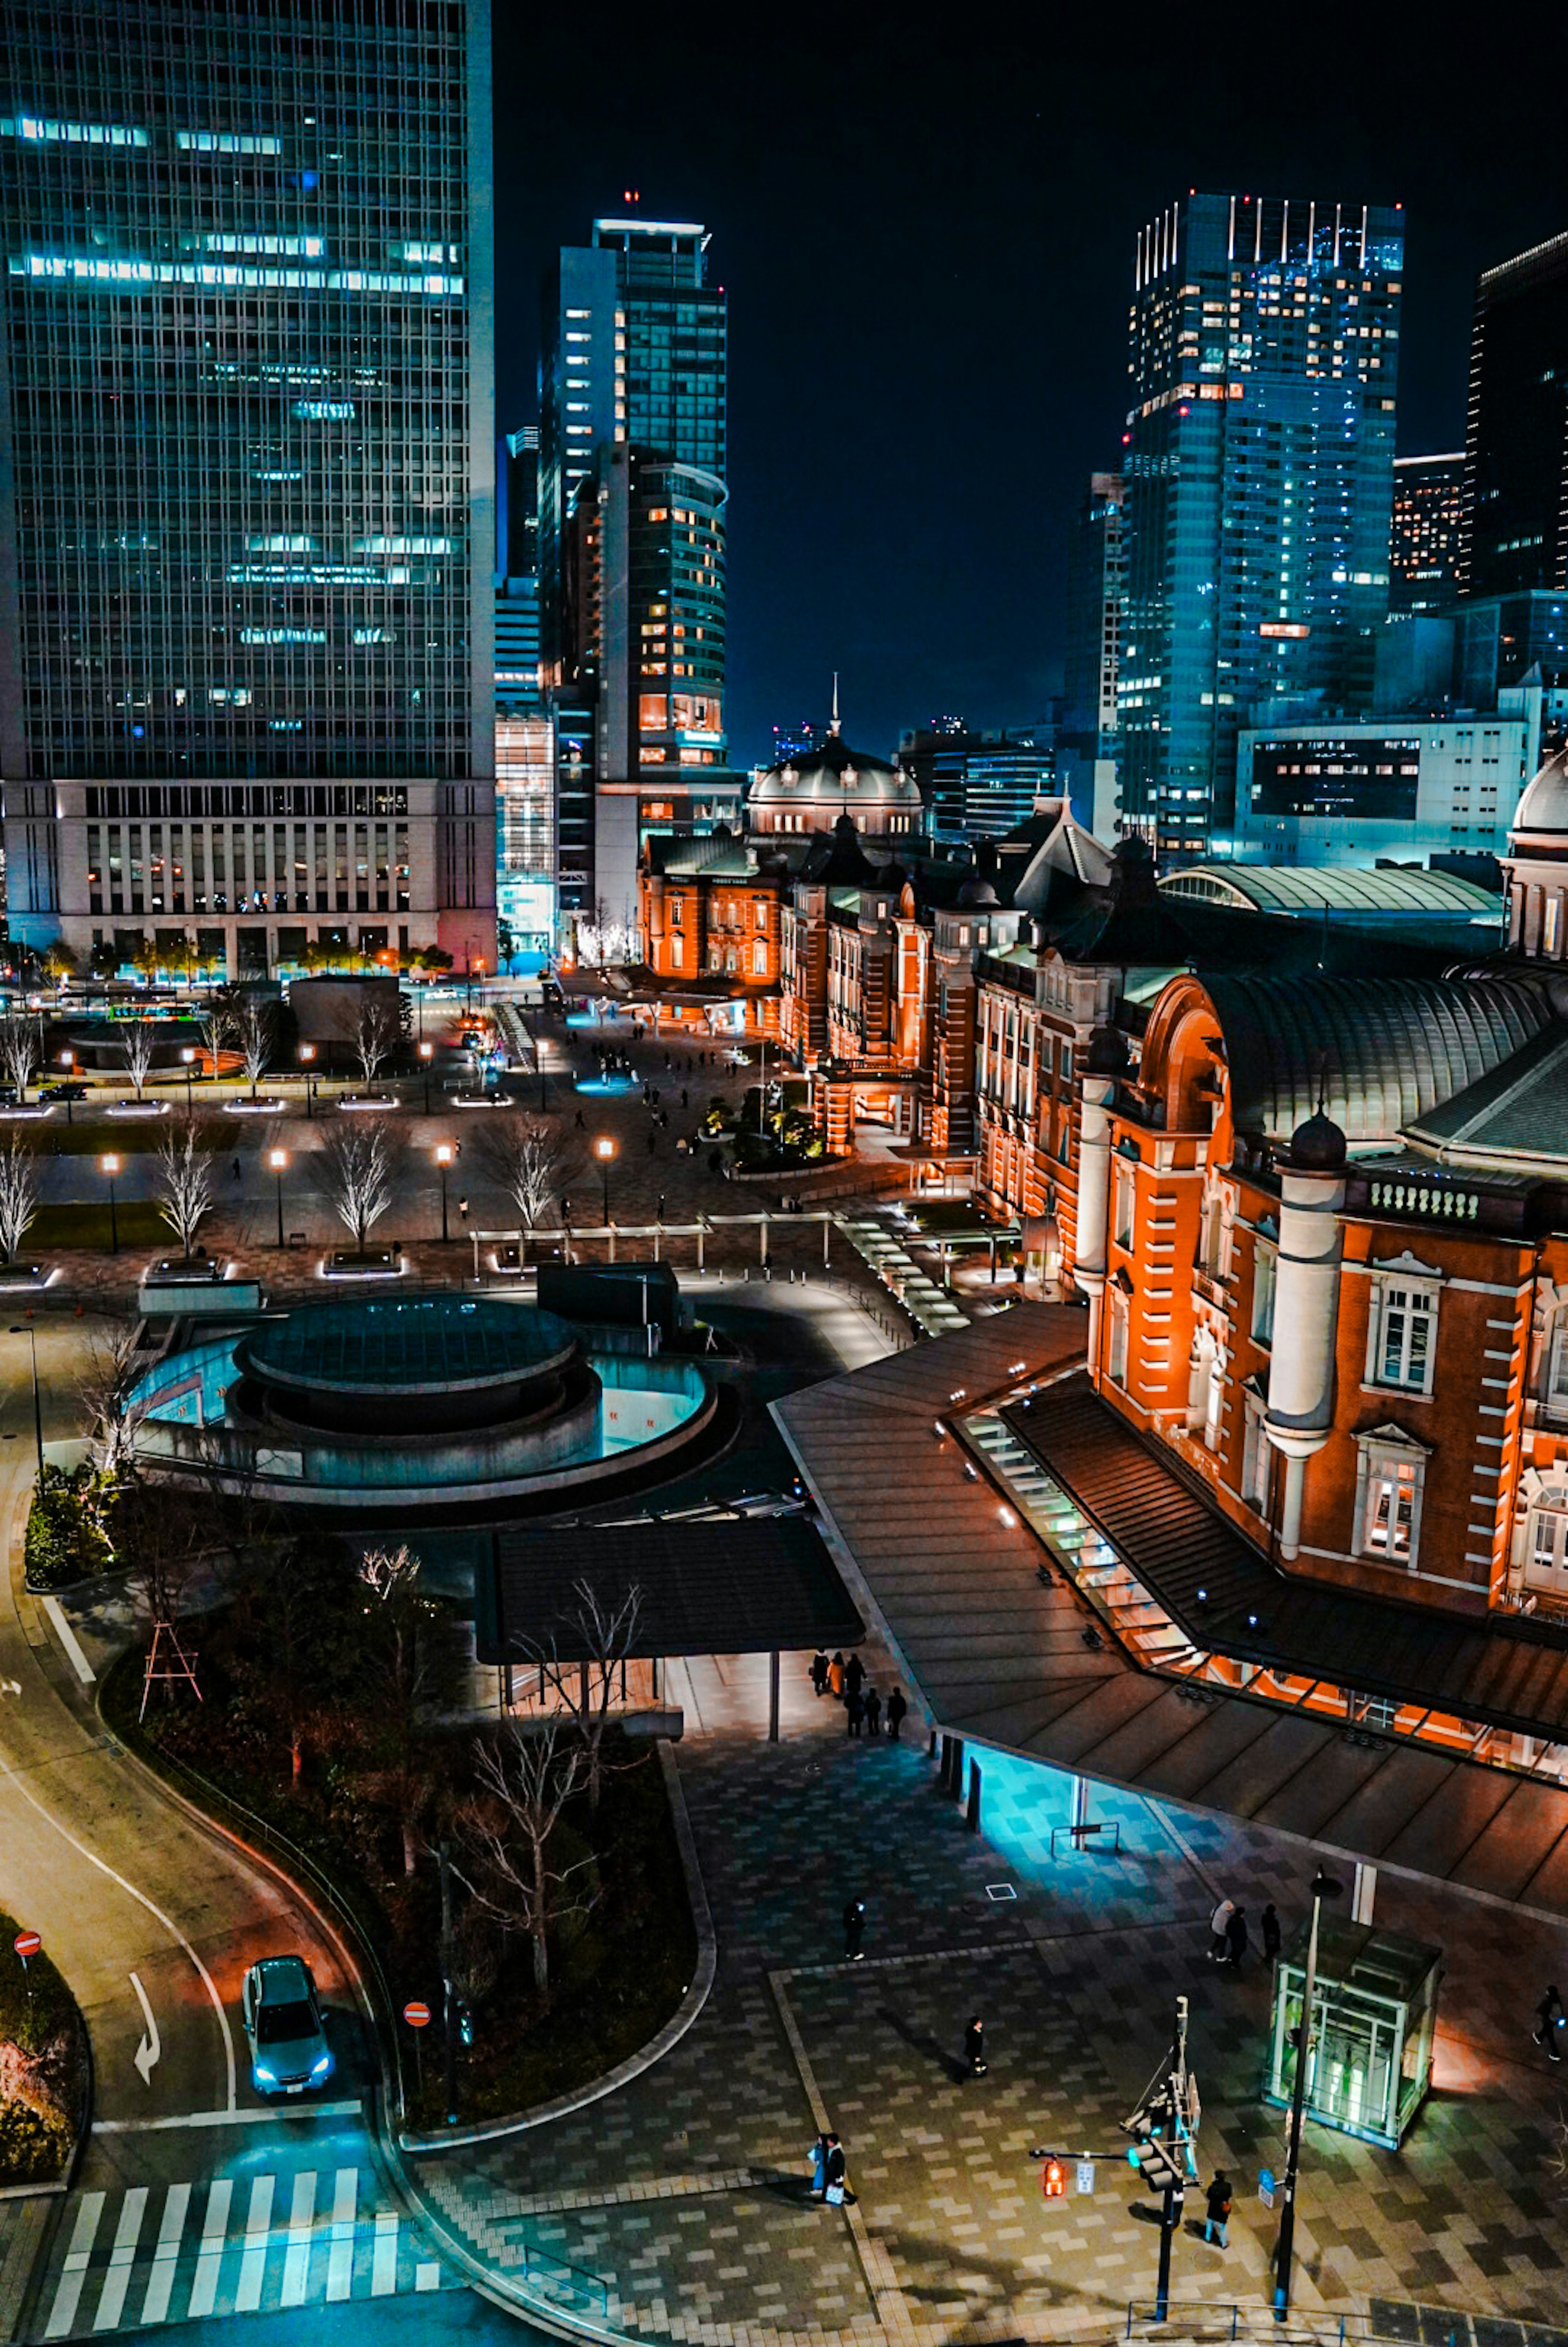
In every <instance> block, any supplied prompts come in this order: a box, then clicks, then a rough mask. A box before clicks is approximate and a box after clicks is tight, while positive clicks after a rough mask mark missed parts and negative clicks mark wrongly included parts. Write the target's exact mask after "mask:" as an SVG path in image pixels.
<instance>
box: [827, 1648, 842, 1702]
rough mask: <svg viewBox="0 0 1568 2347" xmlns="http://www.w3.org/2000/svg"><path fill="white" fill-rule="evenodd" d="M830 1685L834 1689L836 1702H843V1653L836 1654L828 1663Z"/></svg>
mask: <svg viewBox="0 0 1568 2347" xmlns="http://www.w3.org/2000/svg"><path fill="white" fill-rule="evenodd" d="M828 1685H829V1686H830V1687H831V1689H832V1691H833V1700H834V1702H835V1703H840V1702H841V1701H842V1700H843V1694H844V1657H843V1656H842V1655H834V1656H833V1659H832V1661H831V1662H830V1664H829V1665H828Z"/></svg>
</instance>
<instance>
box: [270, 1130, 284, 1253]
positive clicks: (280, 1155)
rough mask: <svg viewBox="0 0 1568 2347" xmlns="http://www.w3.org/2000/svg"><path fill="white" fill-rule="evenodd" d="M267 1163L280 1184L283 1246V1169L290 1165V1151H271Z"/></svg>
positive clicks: (279, 1233) (279, 1203) (279, 1241)
mask: <svg viewBox="0 0 1568 2347" xmlns="http://www.w3.org/2000/svg"><path fill="white" fill-rule="evenodd" d="M267 1163H268V1164H269V1165H270V1167H271V1168H272V1172H273V1174H274V1176H275V1177H276V1180H277V1184H278V1244H279V1245H280V1246H281V1245H282V1244H283V1168H284V1166H285V1165H287V1163H289V1153H288V1151H287V1150H286V1149H270V1150H269V1151H268V1152H267Z"/></svg>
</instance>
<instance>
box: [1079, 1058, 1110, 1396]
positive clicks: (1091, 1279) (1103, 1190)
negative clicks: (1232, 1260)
mask: <svg viewBox="0 0 1568 2347" xmlns="http://www.w3.org/2000/svg"><path fill="white" fill-rule="evenodd" d="M1080 1089H1081V1092H1082V1095H1083V1107H1082V1110H1081V1112H1080V1114H1079V1120H1078V1225H1077V1236H1076V1239H1075V1240H1074V1254H1073V1277H1074V1281H1075V1282H1076V1284H1077V1286H1079V1287H1081V1288H1082V1290H1083V1292H1084V1295H1085V1296H1087V1297H1088V1299H1089V1374H1090V1376H1091V1377H1097V1376H1098V1374H1099V1359H1100V1313H1101V1307H1102V1305H1103V1303H1104V1300H1105V1246H1106V1241H1107V1238H1108V1236H1109V1233H1110V1212H1111V1109H1112V1106H1113V1104H1114V1102H1115V1097H1116V1079H1115V1076H1110V1075H1095V1074H1092V1073H1091V1074H1089V1075H1085V1076H1084V1078H1083V1080H1082V1083H1081V1086H1080Z"/></svg>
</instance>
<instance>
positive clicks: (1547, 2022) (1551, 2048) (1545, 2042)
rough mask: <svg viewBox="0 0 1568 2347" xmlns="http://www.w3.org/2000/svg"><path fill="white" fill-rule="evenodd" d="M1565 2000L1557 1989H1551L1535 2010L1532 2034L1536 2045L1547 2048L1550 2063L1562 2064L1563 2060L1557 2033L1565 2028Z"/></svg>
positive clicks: (1547, 2057)
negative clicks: (1559, 2050) (1558, 2045)
mask: <svg viewBox="0 0 1568 2347" xmlns="http://www.w3.org/2000/svg"><path fill="white" fill-rule="evenodd" d="M1563 2020H1564V2014H1563V2000H1562V1998H1561V1997H1560V1996H1559V1995H1558V1993H1557V1991H1556V1989H1555V1987H1553V1988H1549V1989H1548V1990H1547V1992H1546V1993H1545V1995H1544V1996H1543V1998H1542V2000H1541V2002H1540V2004H1538V2005H1537V2006H1536V2008H1535V2027H1534V2030H1533V2031H1532V2035H1533V2038H1534V2041H1535V2043H1536V2045H1542V2046H1544V2047H1545V2049H1546V2059H1547V2060H1548V2061H1549V2062H1561V2060H1562V2059H1563V2056H1562V2055H1561V2054H1560V2053H1559V2052H1558V2050H1557V2032H1558V2031H1559V2030H1560V2029H1561V2028H1562V2027H1563Z"/></svg>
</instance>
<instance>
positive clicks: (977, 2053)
mask: <svg viewBox="0 0 1568 2347" xmlns="http://www.w3.org/2000/svg"><path fill="white" fill-rule="evenodd" d="M963 2066H964V2068H965V2069H966V2070H967V2071H968V2072H969V2075H970V2076H971V2077H972V2078H983V2077H984V2075H985V2072H986V2067H987V2065H986V2059H985V2024H984V2023H983V2021H982V2020H981V2017H980V2015H979V2014H978V2013H972V2014H971V2015H970V2017H969V2027H968V2028H967V2029H966V2030H965V2031H964V2033H963Z"/></svg>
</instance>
